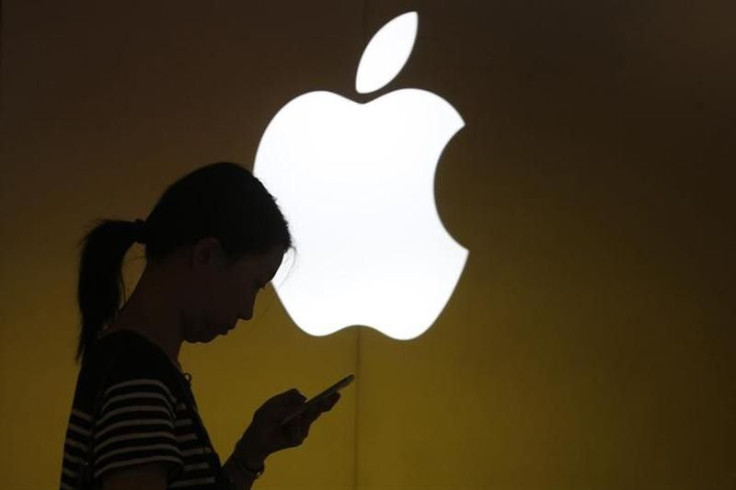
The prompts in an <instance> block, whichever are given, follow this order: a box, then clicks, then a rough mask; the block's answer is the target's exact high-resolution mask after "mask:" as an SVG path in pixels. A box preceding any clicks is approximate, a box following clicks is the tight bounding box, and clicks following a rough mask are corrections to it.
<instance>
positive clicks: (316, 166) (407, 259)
mask: <svg viewBox="0 0 736 490" xmlns="http://www.w3.org/2000/svg"><path fill="white" fill-rule="evenodd" d="M416 32H417V14H416V12H409V13H405V14H403V15H400V16H399V17H396V18H395V19H393V20H392V21H390V22H389V23H387V24H386V25H384V26H383V27H382V28H381V29H380V30H379V31H378V32H377V33H376V34H375V35H374V36H373V38H372V39H371V41H370V42H369V43H368V46H367V47H366V49H365V51H364V52H363V56H362V58H361V60H360V64H359V66H358V73H357V78H356V89H357V91H358V92H360V93H369V92H373V91H375V90H377V89H380V88H381V87H383V86H385V85H386V84H387V83H388V82H390V81H391V80H392V79H393V78H394V77H395V76H396V75H397V74H398V73H399V71H401V69H402V68H403V66H404V64H405V63H406V61H407V59H408V58H409V54H410V53H411V50H412V48H413V46H414V39H415V37H416ZM463 125H464V123H463V120H462V118H461V117H460V115H459V114H458V113H457V111H456V110H455V109H454V108H453V107H452V106H451V105H450V104H448V103H447V102H446V101H445V100H444V99H442V98H441V97H439V96H437V95H435V94H433V93H431V92H427V91H424V90H419V89H402V90H396V91H394V92H390V93H387V94H385V95H383V96H381V97H379V98H377V99H374V100H373V101H371V102H369V103H366V104H359V103H356V102H353V101H351V100H349V99H346V98H344V97H341V96H340V95H337V94H334V93H331V92H324V91H318V92H309V93H306V94H303V95H301V96H299V97H296V98H295V99H293V100H292V101H290V102H289V103H288V104H286V105H285V106H284V107H283V108H282V109H281V110H280V111H279V112H278V113H277V114H276V116H274V118H273V120H271V122H270V123H269V125H268V127H267V128H266V131H265V132H264V133H263V137H262V138H261V142H260V145H259V147H258V151H257V152H256V161H255V165H254V173H255V175H256V176H257V177H258V178H259V179H261V181H262V182H263V183H264V185H265V186H266V187H267V188H268V189H269V191H270V192H271V193H272V194H273V195H274V196H275V197H276V199H277V201H278V204H279V206H280V207H281V209H282V211H283V213H284V215H285V216H286V219H287V220H288V221H289V224H290V227H291V230H292V234H293V237H294V245H295V248H296V253H295V254H292V253H288V254H287V256H286V258H285V260H284V263H283V264H282V266H281V268H280V269H279V271H278V273H277V274H276V277H275V278H274V281H273V284H274V287H275V289H276V292H277V294H278V296H279V298H280V299H281V301H282V302H283V304H284V307H285V308H286V311H287V312H288V314H289V315H290V316H291V318H292V319H293V320H294V322H295V323H296V324H297V325H298V326H299V327H300V328H301V329H302V330H304V331H305V332H307V333H309V334H312V335H328V334H331V333H333V332H335V331H337V330H340V329H342V328H345V327H348V326H352V325H363V326H369V327H372V328H375V329H376V330H378V331H380V332H382V333H383V334H385V335H387V336H389V337H392V338H394V339H401V340H406V339H412V338H415V337H417V336H419V335H421V334H422V333H424V332H425V331H426V330H427V329H428V328H429V327H430V326H431V325H432V323H434V321H435V320H436V319H437V317H438V316H439V314H440V313H441V312H442V310H443V308H444V307H445V305H446V304H447V301H448V300H449V298H450V296H451V295H452V292H453V290H454V289H455V285H456V284H457V281H458V279H459V278H460V274H461V273H462V270H463V268H464V266H465V261H466V259H467V256H468V251H467V250H466V249H465V248H463V247H462V246H461V245H459V244H458V243H457V242H455V240H453V238H452V237H451V236H450V235H449V234H448V233H447V231H446V230H445V228H444V226H443V225H442V222H441V221H440V217H439V215H438V214H437V208H436V205H435V201H434V174H435V169H436V167H437V163H438V161H439V157H440V154H441V153H442V151H443V150H444V148H445V145H447V143H448V142H449V141H450V139H451V138H452V137H453V135H454V134H455V133H456V132H457V131H459V130H460V128H462V127H463Z"/></svg>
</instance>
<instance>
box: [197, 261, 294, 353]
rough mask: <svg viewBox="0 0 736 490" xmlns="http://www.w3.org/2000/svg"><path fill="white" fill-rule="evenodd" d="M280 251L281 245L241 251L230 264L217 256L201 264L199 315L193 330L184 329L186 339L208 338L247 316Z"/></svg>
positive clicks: (277, 264) (226, 329)
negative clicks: (252, 252) (254, 251)
mask: <svg viewBox="0 0 736 490" xmlns="http://www.w3.org/2000/svg"><path fill="white" fill-rule="evenodd" d="M283 255H284V251H283V249H281V248H274V249H272V250H270V251H269V252H266V253H264V254H260V255H245V256H243V257H241V258H240V259H239V260H238V261H237V262H235V263H233V264H232V265H227V264H226V263H225V262H224V261H223V260H221V259H220V258H219V257H216V258H213V259H212V261H211V262H210V263H209V264H204V265H201V266H200V267H201V268H202V269H201V272H200V277H201V279H202V283H201V284H199V286H198V287H197V290H198V291H199V293H200V295H201V297H200V298H199V299H200V300H201V303H200V304H199V305H198V309H199V315H197V316H198V317H199V318H198V319H197V321H196V322H195V324H194V325H191V326H192V327H193V328H192V330H193V331H189V332H185V338H186V340H187V341H189V342H209V341H211V340H212V339H214V338H215V337H217V336H218V335H225V334H227V333H228V332H229V331H230V330H232V329H233V328H235V325H236V324H237V322H238V320H239V319H242V320H250V319H251V318H252V317H253V310H254V307H255V301H256V297H257V296H258V292H259V291H260V290H261V289H263V288H264V287H265V286H266V284H268V283H269V282H270V281H271V279H272V278H273V276H274V275H275V274H276V271H277V270H278V268H279V266H280V265H281V260H282V258H283Z"/></svg>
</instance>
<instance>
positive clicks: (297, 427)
mask: <svg viewBox="0 0 736 490" xmlns="http://www.w3.org/2000/svg"><path fill="white" fill-rule="evenodd" d="M301 419H302V417H301V416H298V417H296V418H295V419H294V420H293V421H292V422H290V423H289V424H287V425H286V432H287V435H288V439H289V443H288V444H289V446H291V447H294V446H298V445H300V444H301V443H302V441H303V440H304V437H305V436H304V430H303V427H302V420H301Z"/></svg>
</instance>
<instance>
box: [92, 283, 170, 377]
mask: <svg viewBox="0 0 736 490" xmlns="http://www.w3.org/2000/svg"><path fill="white" fill-rule="evenodd" d="M162 276H164V275H163V274H156V273H154V272H152V271H150V270H149V269H148V268H146V270H145V271H144V272H143V275H142V276H141V279H140V281H138V285H137V286H136V288H135V290H134V291H133V294H132V295H131V297H130V299H129V300H128V301H127V302H126V304H125V306H124V307H123V308H122V309H121V310H120V312H119V313H118V315H117V317H115V319H114V320H113V321H112V322H111V323H110V325H109V326H108V327H107V329H106V330H107V331H115V330H132V331H134V332H136V333H138V334H140V335H142V336H144V337H146V338H147V339H148V340H150V341H151V342H153V343H154V344H156V345H157V346H158V347H159V348H161V350H163V351H164V353H165V354H166V355H167V356H168V357H169V359H171V361H172V362H174V363H175V364H176V365H177V366H178V365H179V352H180V350H181V344H182V342H183V341H184V338H183V333H182V332H183V328H182V318H181V309H180V307H179V306H178V304H177V297H176V295H175V294H172V291H174V289H173V288H171V287H168V286H167V285H166V284H164V283H163V282H162V281H161V280H160V277H162Z"/></svg>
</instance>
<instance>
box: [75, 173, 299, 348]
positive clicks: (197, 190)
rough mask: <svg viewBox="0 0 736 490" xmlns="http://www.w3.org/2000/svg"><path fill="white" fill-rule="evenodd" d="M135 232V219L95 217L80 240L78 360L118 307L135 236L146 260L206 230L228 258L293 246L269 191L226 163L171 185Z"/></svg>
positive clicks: (187, 242)
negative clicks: (126, 264) (141, 243)
mask: <svg viewBox="0 0 736 490" xmlns="http://www.w3.org/2000/svg"><path fill="white" fill-rule="evenodd" d="M139 231H140V230H139V227H138V224H137V223H135V222H133V221H123V220H98V221H97V222H96V223H95V224H94V227H93V228H92V229H91V230H90V231H89V232H88V233H87V234H86V235H85V236H84V238H83V239H82V240H81V241H80V243H79V245H80V246H81V245H83V250H82V252H81V255H80V262H79V284H78V290H77V300H78V303H79V309H80V313H81V332H80V335H79V344H78V347H77V355H76V359H77V361H79V360H80V359H81V358H82V357H83V354H84V351H85V348H87V347H88V346H90V345H92V344H94V342H95V340H96V339H97V334H98V333H99V332H100V331H101V329H102V327H103V325H105V324H106V323H107V322H109V321H110V320H111V319H112V318H113V317H114V315H115V314H116V313H117V311H118V309H119V307H120V300H121V291H122V293H123V295H124V294H125V284H124V281H123V278H122V274H121V268H122V263H123V259H124V258H125V254H126V252H127V251H128V249H129V248H130V246H131V245H132V244H133V243H135V242H136V240H140V241H141V242H143V243H145V246H146V261H147V262H154V263H155V262H157V261H160V260H161V259H163V258H164V257H166V256H167V255H169V254H171V253H172V252H174V251H175V250H177V249H179V248H180V247H183V246H187V245H193V244H195V243H196V242H197V241H198V240H200V239H201V238H205V237H208V236H211V237H215V238H217V239H218V240H219V241H220V244H221V245H222V248H223V250H224V253H225V257H226V259H227V260H228V261H229V263H233V262H235V261H237V260H238V259H239V258H240V257H242V256H243V255H245V254H253V255H258V254H262V253H266V252H268V251H269V250H270V249H272V248H273V247H275V246H280V247H283V248H284V250H287V249H289V248H291V235H290V233H289V228H288V225H287V223H286V220H285V219H284V216H283V215H282V214H281V211H280V210H279V208H278V206H277V205H276V202H275V200H274V198H273V196H271V194H269V192H268V191H267V190H266V188H265V187H264V186H263V184H262V183H261V182H260V181H259V180H258V179H257V178H256V177H254V176H253V174H252V173H251V172H250V171H249V170H248V169H246V168H244V167H241V166H240V165H237V164H235V163H229V162H219V163H213V164H210V165H205V166H203V167H200V168H198V169H196V170H194V171H193V172H191V173H189V174H187V175H185V176H184V177H182V178H180V179H179V180H178V181H176V182H175V183H173V184H172V185H171V186H169V188H168V189H167V190H166V192H164V194H163V195H162V196H161V198H160V199H159V201H158V203H157V204H156V206H155V207H154V208H153V210H152V211H151V214H150V215H149V216H148V218H147V219H146V221H145V224H144V225H143V236H139Z"/></svg>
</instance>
